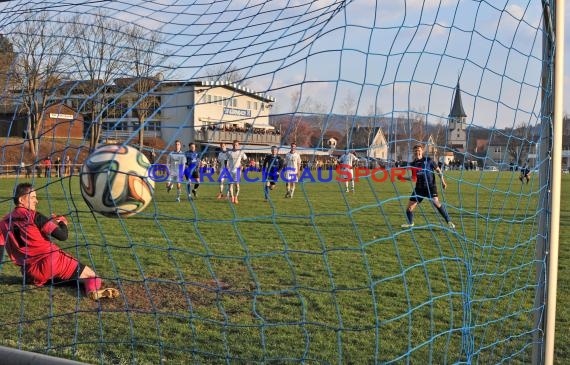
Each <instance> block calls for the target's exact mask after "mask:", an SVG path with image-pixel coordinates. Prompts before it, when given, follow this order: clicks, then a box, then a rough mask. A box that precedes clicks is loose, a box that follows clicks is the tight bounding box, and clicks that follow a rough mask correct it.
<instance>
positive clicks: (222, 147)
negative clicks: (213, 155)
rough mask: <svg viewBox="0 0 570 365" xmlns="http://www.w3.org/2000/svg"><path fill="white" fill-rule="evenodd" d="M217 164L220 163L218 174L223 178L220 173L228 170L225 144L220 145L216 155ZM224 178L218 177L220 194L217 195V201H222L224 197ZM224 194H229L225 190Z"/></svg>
mask: <svg viewBox="0 0 570 365" xmlns="http://www.w3.org/2000/svg"><path fill="white" fill-rule="evenodd" d="M218 162H219V163H220V174H221V175H222V176H224V175H223V174H222V173H223V171H225V170H226V169H227V168H228V151H227V150H226V144H225V143H224V142H222V143H220V152H219V153H218ZM225 181H226V178H224V177H220V192H219V193H218V195H217V198H218V199H222V198H223V197H224V182H225ZM226 194H229V191H227V190H226Z"/></svg>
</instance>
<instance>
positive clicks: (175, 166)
mask: <svg viewBox="0 0 570 365" xmlns="http://www.w3.org/2000/svg"><path fill="white" fill-rule="evenodd" d="M174 148H175V149H174V151H172V152H170V153H169V154H168V159H167V165H168V170H169V171H170V176H169V178H168V182H167V183H166V191H167V192H170V190H172V185H173V184H174V182H176V189H177V193H176V201H177V202H180V181H181V180H182V176H180V173H181V172H182V173H183V171H184V168H185V167H186V156H185V155H184V152H182V143H181V142H180V141H179V140H176V142H174Z"/></svg>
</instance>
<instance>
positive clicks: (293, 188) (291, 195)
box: [289, 186, 295, 198]
mask: <svg viewBox="0 0 570 365" xmlns="http://www.w3.org/2000/svg"><path fill="white" fill-rule="evenodd" d="M294 193H295V187H294V186H293V187H292V188H291V194H290V195H289V196H290V197H291V198H292V197H293V194H294Z"/></svg>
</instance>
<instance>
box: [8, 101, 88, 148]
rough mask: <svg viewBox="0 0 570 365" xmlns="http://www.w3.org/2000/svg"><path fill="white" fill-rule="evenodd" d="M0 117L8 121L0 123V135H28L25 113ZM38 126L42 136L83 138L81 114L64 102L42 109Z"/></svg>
mask: <svg viewBox="0 0 570 365" xmlns="http://www.w3.org/2000/svg"><path fill="white" fill-rule="evenodd" d="M2 119H6V120H7V121H8V123H0V124H1V126H0V136H2V137H20V138H21V137H24V138H26V137H29V136H27V125H28V118H27V117H26V116H25V115H23V114H18V113H14V114H12V115H5V116H4V118H0V120H2ZM38 128H40V133H39V135H40V136H41V137H42V138H78V139H83V136H84V135H83V115H81V113H78V112H77V111H75V110H74V109H73V108H71V107H69V106H67V105H65V104H59V103H58V104H52V105H50V106H48V107H47V108H46V109H45V110H44V112H43V115H42V121H41V123H39V124H38Z"/></svg>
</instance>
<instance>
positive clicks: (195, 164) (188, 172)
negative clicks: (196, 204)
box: [184, 143, 200, 199]
mask: <svg viewBox="0 0 570 365" xmlns="http://www.w3.org/2000/svg"><path fill="white" fill-rule="evenodd" d="M188 148H189V149H188V151H186V152H185V153H184V155H185V156H186V169H185V170H184V176H185V177H186V180H188V185H186V191H187V192H188V198H190V199H192V195H193V196H194V198H197V197H198V188H199V187H200V154H199V153H198V152H196V143H190V144H188ZM192 183H194V188H192V195H190V186H191V185H192Z"/></svg>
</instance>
